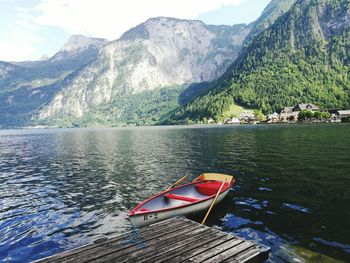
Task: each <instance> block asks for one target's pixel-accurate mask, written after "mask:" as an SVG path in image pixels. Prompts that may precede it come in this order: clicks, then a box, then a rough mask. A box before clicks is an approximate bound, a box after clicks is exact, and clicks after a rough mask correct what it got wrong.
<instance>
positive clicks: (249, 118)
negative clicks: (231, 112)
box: [238, 111, 255, 122]
mask: <svg viewBox="0 0 350 263" xmlns="http://www.w3.org/2000/svg"><path fill="white" fill-rule="evenodd" d="M238 119H239V120H240V121H241V122H254V121H255V115H254V113H253V112H252V111H244V112H242V113H241V114H239V117H238Z"/></svg>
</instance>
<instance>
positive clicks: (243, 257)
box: [221, 246, 261, 263]
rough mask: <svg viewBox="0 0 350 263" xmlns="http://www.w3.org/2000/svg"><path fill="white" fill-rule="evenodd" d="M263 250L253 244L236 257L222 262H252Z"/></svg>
mask: <svg viewBox="0 0 350 263" xmlns="http://www.w3.org/2000/svg"><path fill="white" fill-rule="evenodd" d="M260 253H261V250H260V249H259V248H258V247H257V246H253V247H251V248H249V249H247V250H244V251H242V252H241V253H239V254H237V255H236V256H235V257H234V258H229V259H227V260H224V261H222V262H221V263H238V262H239V263H246V262H251V260H252V259H254V258H257V257H259V255H260Z"/></svg>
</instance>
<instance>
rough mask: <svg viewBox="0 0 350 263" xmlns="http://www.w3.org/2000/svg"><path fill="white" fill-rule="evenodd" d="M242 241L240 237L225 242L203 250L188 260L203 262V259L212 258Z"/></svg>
mask: <svg viewBox="0 0 350 263" xmlns="http://www.w3.org/2000/svg"><path fill="white" fill-rule="evenodd" d="M243 242H244V240H242V239H235V240H233V241H232V242H231V241H228V242H225V243H223V244H221V245H219V246H216V247H213V248H211V249H208V250H206V251H204V252H203V253H201V254H199V255H197V256H194V257H192V258H190V259H188V262H203V261H205V260H207V259H209V258H212V257H214V256H216V255H218V254H220V253H222V252H224V251H226V250H228V249H230V248H232V247H235V246H237V245H239V244H241V243H243Z"/></svg>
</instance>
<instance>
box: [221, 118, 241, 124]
mask: <svg viewBox="0 0 350 263" xmlns="http://www.w3.org/2000/svg"><path fill="white" fill-rule="evenodd" d="M224 123H225V124H240V123H241V121H240V120H239V119H238V118H236V117H233V118H227V119H225V121H224Z"/></svg>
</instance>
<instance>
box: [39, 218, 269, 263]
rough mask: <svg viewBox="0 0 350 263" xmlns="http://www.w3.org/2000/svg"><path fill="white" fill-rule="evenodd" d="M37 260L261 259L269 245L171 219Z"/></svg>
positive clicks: (220, 260)
mask: <svg viewBox="0 0 350 263" xmlns="http://www.w3.org/2000/svg"><path fill="white" fill-rule="evenodd" d="M137 233H138V235H135V233H133V232H130V233H126V234H122V235H118V236H114V237H110V238H108V239H106V240H102V241H100V242H98V243H94V244H90V245H86V246H82V247H79V248H76V249H73V250H70V251H66V252H63V253H60V254H57V255H54V256H51V257H48V258H44V259H41V260H38V261H36V262H40V263H44V262H55V263H58V262H118V263H122V262H137V263H139V262H140V263H141V262H152V263H156V262H176V263H178V262H215V263H216V262H264V261H265V260H267V259H268V254H269V252H270V249H269V248H266V247H265V248H264V247H261V246H259V245H257V244H255V243H252V242H249V241H245V240H243V239H241V238H238V237H236V236H234V235H231V234H228V233H224V232H222V231H220V230H217V229H214V228H210V227H207V226H205V225H201V224H199V223H196V222H193V221H191V220H189V219H186V218H171V219H168V220H165V221H162V222H159V223H155V224H153V225H150V226H147V227H143V228H141V229H140V230H138V231H137Z"/></svg>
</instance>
